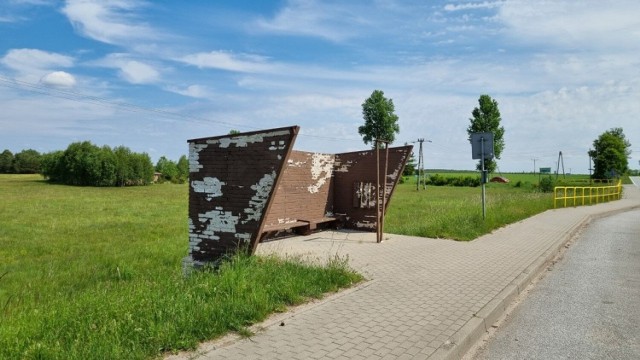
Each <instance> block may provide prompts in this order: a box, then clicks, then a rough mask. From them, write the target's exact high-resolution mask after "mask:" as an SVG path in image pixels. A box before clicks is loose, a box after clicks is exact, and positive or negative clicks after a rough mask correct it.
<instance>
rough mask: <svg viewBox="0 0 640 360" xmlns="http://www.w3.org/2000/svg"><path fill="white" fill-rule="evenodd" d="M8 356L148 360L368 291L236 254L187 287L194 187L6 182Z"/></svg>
mask: <svg viewBox="0 0 640 360" xmlns="http://www.w3.org/2000/svg"><path fill="white" fill-rule="evenodd" d="M0 194H2V206H0V224H2V226H0V358H2V359H5V358H6V359H14V358H18V359H148V358H153V357H157V356H159V355H161V354H162V353H164V352H173V351H177V350H188V349H194V348H195V347H196V346H197V344H198V343H199V342H201V341H204V340H208V339H212V338H215V337H217V336H220V335H223V334H225V333H226V332H228V331H238V332H240V333H241V334H247V328H246V327H247V326H249V325H251V324H254V323H256V322H259V321H261V320H264V319H265V318H266V317H267V316H268V315H269V314H270V313H273V312H277V311H283V310H284V309H286V307H287V306H289V305H295V304H299V303H302V302H304V301H306V300H307V299H309V298H319V297H322V296H323V294H324V293H326V292H332V291H337V290H338V289H340V288H343V287H348V286H351V285H352V284H354V283H356V282H359V281H360V280H361V279H362V278H361V276H360V275H358V274H356V273H355V272H353V271H352V270H351V269H349V267H348V264H347V262H346V260H340V259H334V260H332V261H329V263H328V264H327V265H324V266H319V265H310V264H307V263H304V262H303V261H301V260H299V259H280V258H277V257H273V256H270V257H258V256H254V257H247V256H235V257H233V258H231V259H230V260H229V261H227V262H226V263H224V264H223V265H222V266H221V267H220V268H219V269H218V270H210V271H203V272H194V273H193V274H192V275H191V276H189V277H187V278H185V277H184V276H183V273H182V268H181V259H182V257H184V256H185V255H186V253H187V241H186V237H187V224H186V219H187V208H186V206H187V205H186V204H187V187H186V186H185V185H173V184H163V185H154V186H146V187H136V188H89V187H87V188H84V187H69V186H61V185H49V184H46V183H44V182H42V181H40V180H39V177H38V176H24V175H22V176H15V175H6V176H5V175H2V176H0Z"/></svg>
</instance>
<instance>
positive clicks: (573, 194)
mask: <svg viewBox="0 0 640 360" xmlns="http://www.w3.org/2000/svg"><path fill="white" fill-rule="evenodd" d="M621 196H622V181H618V184H617V185H610V186H556V187H555V188H553V207H554V208H557V207H558V202H560V204H561V205H563V207H567V206H579V205H591V204H598V203H601V202H605V201H610V200H618V199H620V197H621Z"/></svg>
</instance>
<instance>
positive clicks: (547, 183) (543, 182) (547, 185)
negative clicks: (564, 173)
mask: <svg viewBox="0 0 640 360" xmlns="http://www.w3.org/2000/svg"><path fill="white" fill-rule="evenodd" d="M555 186H556V184H555V181H554V180H553V179H552V178H551V177H550V176H549V177H544V178H542V179H540V184H539V185H538V188H539V189H540V191H542V192H545V193H548V192H552V191H553V188H554V187H555Z"/></svg>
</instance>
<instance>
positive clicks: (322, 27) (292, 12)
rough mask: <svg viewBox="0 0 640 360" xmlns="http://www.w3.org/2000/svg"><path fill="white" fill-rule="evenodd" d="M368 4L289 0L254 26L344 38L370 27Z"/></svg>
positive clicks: (332, 38) (356, 34)
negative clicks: (274, 13)
mask: <svg viewBox="0 0 640 360" xmlns="http://www.w3.org/2000/svg"><path fill="white" fill-rule="evenodd" d="M370 6H372V5H368V6H362V7H359V6H354V5H353V4H351V3H349V2H341V1H340V2H333V3H332V2H328V1H316V0H290V1H289V2H288V4H287V6H285V7H284V8H283V9H282V10H281V11H279V12H278V13H277V14H276V15H275V16H274V17H273V18H272V19H260V20H258V21H256V23H255V26H257V27H258V28H260V29H262V30H266V31H268V32H273V33H281V34H289V35H302V36H313V37H319V38H324V39H327V40H331V41H343V40H345V39H349V38H353V37H356V36H358V35H359V34H360V33H361V31H362V30H363V27H369V26H372V25H373V23H372V22H371V20H370V18H369V17H368V16H367V13H368V11H367V10H368V9H369V8H370Z"/></svg>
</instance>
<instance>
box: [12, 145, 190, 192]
mask: <svg viewBox="0 0 640 360" xmlns="http://www.w3.org/2000/svg"><path fill="white" fill-rule="evenodd" d="M0 173H4V174H42V175H43V176H44V178H45V179H47V180H48V181H49V182H52V183H57V184H66V185H79V186H135V185H148V184H150V183H152V182H154V181H158V182H165V181H170V182H173V183H184V182H186V181H187V179H188V177H189V161H188V160H187V157H186V156H184V155H183V156H182V157H180V159H179V160H178V162H174V161H172V160H169V159H167V158H166V157H164V156H162V157H161V158H160V159H159V160H158V162H157V164H156V165H155V166H154V165H153V163H152V162H151V158H150V157H149V155H148V154H147V153H136V152H133V151H131V150H130V149H129V148H127V147H125V146H118V147H115V148H111V147H109V146H106V145H105V146H102V147H99V146H97V145H94V144H92V143H91V142H89V141H83V142H75V143H72V144H70V145H69V146H68V147H67V149H66V150H59V151H52V152H49V153H45V154H40V153H39V152H38V151H36V150H33V149H28V150H23V151H21V152H19V153H17V154H15V155H14V154H13V153H12V152H11V151H9V150H4V151H3V152H2V153H0Z"/></svg>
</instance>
